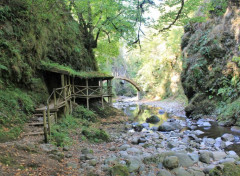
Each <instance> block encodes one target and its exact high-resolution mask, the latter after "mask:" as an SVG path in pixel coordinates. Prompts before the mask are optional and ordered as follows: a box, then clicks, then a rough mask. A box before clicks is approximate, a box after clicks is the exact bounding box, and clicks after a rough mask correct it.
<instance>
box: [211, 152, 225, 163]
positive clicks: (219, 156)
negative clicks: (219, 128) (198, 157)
mask: <svg viewBox="0 0 240 176" xmlns="http://www.w3.org/2000/svg"><path fill="white" fill-rule="evenodd" d="M212 154H213V159H214V160H215V161H218V160H221V159H224V158H225V157H226V156H227V154H226V153H225V152H218V151H217V152H212Z"/></svg>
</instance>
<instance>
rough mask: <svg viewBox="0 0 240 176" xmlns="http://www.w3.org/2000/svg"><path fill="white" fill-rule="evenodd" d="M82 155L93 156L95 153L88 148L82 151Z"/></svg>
mask: <svg viewBox="0 0 240 176" xmlns="http://www.w3.org/2000/svg"><path fill="white" fill-rule="evenodd" d="M81 153H82V154H83V155H86V154H91V153H93V152H92V150H89V149H88V148H84V149H82V150H81Z"/></svg>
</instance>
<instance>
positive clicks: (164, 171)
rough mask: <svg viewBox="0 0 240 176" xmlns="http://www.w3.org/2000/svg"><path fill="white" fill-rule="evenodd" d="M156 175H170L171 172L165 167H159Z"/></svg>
mask: <svg viewBox="0 0 240 176" xmlns="http://www.w3.org/2000/svg"><path fill="white" fill-rule="evenodd" d="M157 176H172V174H171V173H170V172H169V171H167V170H166V169H161V170H160V171H159V172H158V173H157Z"/></svg>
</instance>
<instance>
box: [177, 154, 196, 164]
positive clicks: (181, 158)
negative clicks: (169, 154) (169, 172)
mask: <svg viewBox="0 0 240 176" xmlns="http://www.w3.org/2000/svg"><path fill="white" fill-rule="evenodd" d="M175 156H177V157H178V161H179V164H180V166H182V167H190V166H192V165H193V164H194V161H193V160H192V159H191V158H190V157H189V156H188V155H187V154H185V153H176V154H175Z"/></svg>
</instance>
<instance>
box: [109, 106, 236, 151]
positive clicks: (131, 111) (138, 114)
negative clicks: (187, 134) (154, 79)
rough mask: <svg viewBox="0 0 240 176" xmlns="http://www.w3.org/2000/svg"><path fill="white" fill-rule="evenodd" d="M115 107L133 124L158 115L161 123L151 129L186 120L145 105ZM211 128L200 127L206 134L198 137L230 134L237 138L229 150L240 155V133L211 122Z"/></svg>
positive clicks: (151, 125) (215, 136) (144, 121)
mask: <svg viewBox="0 0 240 176" xmlns="http://www.w3.org/2000/svg"><path fill="white" fill-rule="evenodd" d="M114 106H115V107H116V108H118V109H121V110H122V111H123V112H124V113H125V114H126V115H127V116H128V117H129V118H130V120H131V121H133V122H138V123H140V124H142V123H146V119H147V118H149V117H150V116H151V115H157V116H158V117H159V118H160V121H159V122H158V123H156V124H149V126H150V127H153V126H156V127H158V126H160V125H161V124H162V123H163V122H164V121H167V120H168V119H169V118H176V119H180V120H186V119H185V118H184V117H176V116H174V117H172V116H171V117H170V115H169V114H168V113H166V112H164V113H162V112H161V113H159V110H160V111H161V108H156V107H151V106H147V105H144V104H141V105H138V104H132V103H130V104H129V103H124V102H122V103H119V102H117V103H115V104H114ZM210 123H211V125H212V126H211V127H207V128H206V127H198V128H197V129H196V130H201V131H203V132H204V134H202V135H199V136H198V137H201V138H203V137H208V138H214V139H216V138H217V137H221V136H222V135H223V134H225V133H230V134H233V135H234V136H235V141H234V144H233V145H230V146H228V147H227V150H234V151H235V152H237V153H238V155H240V133H238V132H233V131H231V129H230V128H229V127H222V126H218V125H217V123H216V122H210ZM187 129H188V128H185V129H184V130H187Z"/></svg>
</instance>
